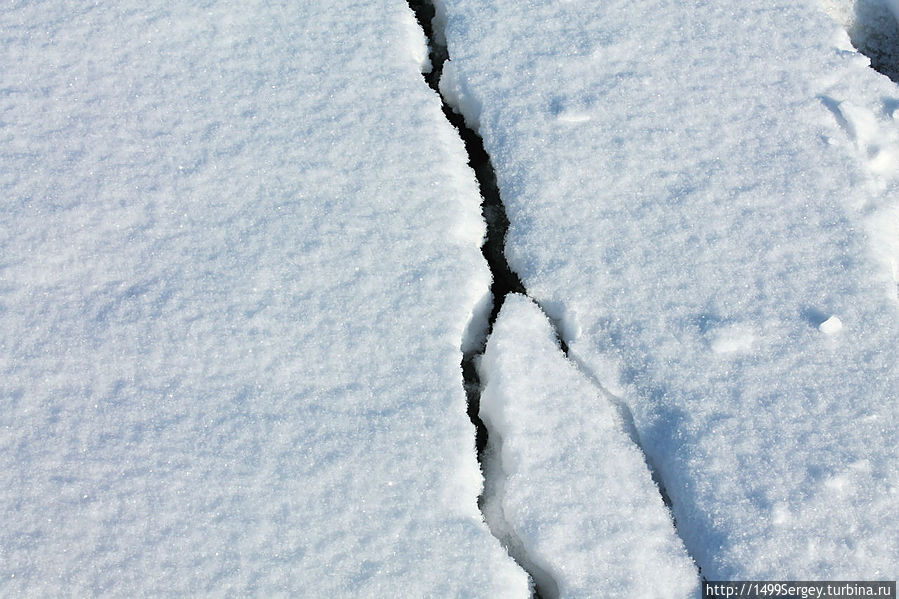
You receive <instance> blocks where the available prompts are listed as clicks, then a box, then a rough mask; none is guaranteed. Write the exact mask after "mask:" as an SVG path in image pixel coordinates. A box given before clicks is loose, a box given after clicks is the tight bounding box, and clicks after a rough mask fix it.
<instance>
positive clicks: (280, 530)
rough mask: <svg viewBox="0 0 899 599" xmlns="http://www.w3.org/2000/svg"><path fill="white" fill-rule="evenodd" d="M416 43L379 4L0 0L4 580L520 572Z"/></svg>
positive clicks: (124, 591) (320, 579)
mask: <svg viewBox="0 0 899 599" xmlns="http://www.w3.org/2000/svg"><path fill="white" fill-rule="evenodd" d="M423 44H424V40H423V36H422V34H421V30H420V28H419V27H418V25H417V24H416V22H415V20H414V17H413V15H412V12H411V11H410V10H409V8H408V7H407V6H406V4H405V3H404V2H388V1H386V0H375V1H373V2H366V3H361V4H360V3H355V2H348V1H344V0H336V1H334V2H327V3H288V2H274V3H272V2H255V1H251V2H249V3H247V2H241V3H234V2H220V3H210V2H200V3H188V2H174V3H168V2H150V3H145V2H133V1H125V2H119V3H116V4H115V5H114V6H104V5H95V4H93V3H88V4H86V3H81V2H67V1H60V0H48V1H46V2H39V3H28V2H13V3H11V4H10V3H6V4H5V5H4V7H3V8H2V9H0V56H2V58H0V65H2V66H0V189H2V195H0V206H2V208H0V212H2V214H3V224H2V225H0V402H2V403H0V407H2V409H0V516H2V521H3V526H2V527H0V595H2V596H4V597H16V596H47V597H50V596H70V595H71V596H90V595H101V596H160V595H163V596H169V595H171V596H224V595H239V596H246V595H253V596H264V597H275V596H321V597H389V596H406V597H415V596H418V597H424V596H440V597H450V596H465V597H475V596H481V597H503V596H517V597H523V596H526V595H527V593H528V587H527V585H528V582H527V577H526V575H525V574H524V573H523V572H522V571H521V570H520V568H518V566H517V565H516V564H514V562H512V560H511V559H510V558H509V557H508V556H507V555H506V553H505V551H504V550H503V549H502V548H501V546H500V544H499V542H498V541H497V540H496V539H495V538H493V537H492V536H491V535H490V533H489V531H488V529H487V527H486V525H484V524H483V522H482V518H481V514H480V513H479V511H478V509H477V504H476V498H477V495H478V494H479V492H480V488H481V476H480V472H479V470H478V464H477V462H476V458H475V449H474V429H473V427H472V425H471V423H470V422H469V421H468V419H467V417H466V413H465V410H466V406H465V396H464V393H463V387H462V377H461V371H460V365H459V362H460V358H461V351H460V344H462V342H463V336H464V335H465V331H466V327H467V325H468V323H469V321H470V320H471V319H472V317H473V316H481V317H482V318H483V314H480V315H473V314H472V310H473V307H474V306H475V305H478V304H479V302H482V300H483V298H484V297H485V296H486V295H487V293H488V291H487V290H488V285H489V278H490V277H489V272H488V271H487V268H486V266H485V265H484V262H483V259H482V257H481V255H480V252H479V246H480V243H481V239H482V237H483V234H484V226H483V223H482V219H481V216H480V208H479V203H480V198H479V195H478V189H477V185H476V183H475V180H474V177H473V175H472V173H471V171H470V170H469V169H468V167H467V166H466V160H467V158H466V155H465V151H464V149H463V146H462V143H461V141H460V140H459V138H458V135H457V133H456V132H455V131H454V130H453V129H452V127H451V126H449V125H448V124H447V122H446V120H445V118H444V117H443V115H442V113H441V108H440V101H439V99H438V98H437V97H436V94H434V93H433V92H432V91H431V90H429V89H428V87H427V85H426V84H425V82H424V81H423V80H422V77H421V74H420V72H421V70H423V69H426V68H427V66H428V65H427V64H426V62H427V59H426V56H427V52H426V51H425V50H424V47H423ZM471 342H472V341H471V340H467V341H466V344H467V345H470V344H471Z"/></svg>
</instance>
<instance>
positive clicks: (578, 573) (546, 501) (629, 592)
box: [479, 295, 699, 599]
mask: <svg viewBox="0 0 899 599" xmlns="http://www.w3.org/2000/svg"><path fill="white" fill-rule="evenodd" d="M479 371H480V374H481V382H482V383H484V384H485V386H484V390H483V393H482V395H481V409H480V414H481V419H482V420H483V421H484V423H485V425H486V426H487V427H488V430H489V432H490V436H489V439H488V449H487V455H488V458H487V462H488V463H487V464H485V468H486V470H487V471H488V472H491V471H492V472H493V475H492V476H491V475H488V476H487V481H488V486H487V488H486V503H485V508H484V511H485V514H486V516H487V521H488V522H489V523H491V527H492V529H493V531H494V534H498V536H500V538H505V539H507V544H508V545H509V546H511V547H516V546H517V547H516V549H517V551H518V552H519V553H520V554H522V555H524V556H525V558H519V561H521V562H524V561H527V560H529V561H530V562H532V564H534V565H536V566H537V567H536V568H533V567H532V568H529V570H530V571H532V572H541V573H543V574H544V576H543V580H541V579H540V578H537V584H538V585H541V582H542V588H548V589H549V590H550V591H551V592H549V593H546V594H548V595H550V596H555V597H569V598H573V597H596V596H603V597H621V598H626V597H634V598H637V597H667V598H672V599H673V598H676V597H681V598H691V599H692V598H693V597H696V596H697V595H698V594H699V577H698V575H697V572H696V567H695V566H694V564H693V562H692V561H691V560H690V558H689V557H688V556H687V553H686V551H685V550H684V547H683V544H682V543H681V540H680V539H679V538H678V537H677V536H676V535H675V532H674V527H673V525H672V522H671V518H670V514H669V512H668V510H667V509H666V507H665V505H664V503H663V502H662V496H661V495H660V493H659V489H658V488H657V487H656V486H655V484H654V483H653V481H652V478H651V476H650V472H649V470H648V468H647V465H646V463H645V461H644V458H643V454H642V453H641V452H640V450H639V449H638V448H637V447H636V446H635V445H634V444H633V442H632V441H631V440H630V438H629V437H628V435H627V433H626V432H625V430H626V429H625V424H624V422H623V421H622V420H621V418H620V417H619V415H618V413H617V412H616V409H615V407H614V405H613V404H612V403H610V401H609V400H608V398H606V397H604V396H602V395H601V394H600V393H598V392H597V389H596V388H595V387H594V386H593V385H592V384H591V383H590V382H589V381H588V380H587V379H586V378H585V377H584V375H583V374H581V373H580V372H579V371H578V370H577V368H576V366H575V365H574V364H572V363H571V362H569V361H568V360H566V359H565V356H564V354H563V353H562V351H561V350H560V349H559V346H558V344H557V342H556V339H555V333H554V332H553V330H552V327H551V326H550V324H549V321H548V320H547V319H546V316H545V315H544V314H543V313H542V312H541V311H540V309H539V308H538V307H537V306H536V305H535V304H534V303H533V302H531V301H530V300H529V299H527V298H526V297H524V296H521V295H510V296H508V297H507V298H506V301H505V302H504V303H503V307H502V311H501V312H500V315H499V317H498V319H497V321H496V324H495V325H494V328H493V333H492V334H491V336H490V340H489V341H488V343H487V351H486V352H485V354H484V357H483V359H482V360H481V362H480V365H479ZM541 590H542V589H541Z"/></svg>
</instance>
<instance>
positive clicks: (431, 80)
mask: <svg viewBox="0 0 899 599" xmlns="http://www.w3.org/2000/svg"><path fill="white" fill-rule="evenodd" d="M407 2H408V4H409V7H410V8H411V9H412V11H413V12H414V13H415V17H416V19H417V21H418V24H419V25H420V26H421V28H422V30H423V31H424V33H425V38H426V40H427V42H428V51H429V58H430V62H431V71H430V72H428V73H424V74H423V76H424V79H425V81H426V82H427V83H428V85H429V86H430V87H431V89H432V90H434V92H435V93H436V94H437V96H438V97H439V98H440V100H441V107H442V110H443V114H444V116H445V117H446V119H447V120H448V121H449V122H450V124H452V125H453V127H455V129H456V131H457V132H458V133H459V136H460V137H461V139H462V141H463V143H464V145H465V150H466V152H467V154H468V165H469V167H471V169H472V170H473V171H474V173H475V177H476V179H477V182H478V187H479V189H480V193H481V198H482V203H481V214H482V216H483V218H484V221H485V223H486V225H487V235H486V238H485V240H484V243H483V245H482V246H481V253H482V254H483V256H484V259H485V260H486V261H487V264H488V266H489V268H490V273H491V275H492V282H491V285H490V292H491V294H492V296H493V306H492V308H491V311H490V317H489V319H488V323H487V330H486V331H484V334H483V341H482V343H481V347H480V348H479V349H478V350H476V351H472V352H467V353H465V354H464V355H463V356H462V375H463V381H464V386H465V394H466V397H467V400H468V417H469V419H470V420H471V422H472V424H473V425H474V427H475V430H476V447H477V458H478V463H479V464H480V465H481V469H482V471H484V453H485V449H486V448H487V441H488V430H487V428H486V426H485V425H484V422H483V421H482V420H481V418H480V414H479V412H480V402H481V381H480V375H479V374H478V370H477V366H476V361H477V359H478V358H479V357H480V356H481V355H482V354H483V352H484V349H485V347H486V342H487V339H489V337H490V334H491V333H492V331H493V325H494V323H495V322H496V319H497V316H498V315H499V312H500V310H501V308H502V306H503V302H504V301H505V299H506V296H507V295H508V294H509V293H518V294H521V295H524V296H526V297H528V298H529V299H530V300H531V301H533V302H534V303H536V304H537V305H538V306H540V303H539V302H537V301H536V300H534V299H533V298H532V297H531V296H530V295H529V294H528V293H527V290H526V289H525V287H524V284H523V283H522V281H521V278H520V277H519V276H518V273H516V272H515V271H514V270H512V268H511V267H510V266H509V263H508V261H507V260H506V255H505V238H506V232H507V231H508V228H509V219H508V217H507V215H506V209H505V206H504V204H503V202H502V199H501V197H500V193H499V187H498V185H497V181H496V173H495V171H494V169H493V165H492V163H491V161H490V155H489V154H488V153H487V151H486V150H485V148H484V142H483V140H482V139H481V137H480V135H478V133H477V132H475V131H474V130H472V129H470V128H469V127H468V126H467V125H466V124H465V119H464V117H463V116H462V115H461V114H459V113H457V112H455V111H454V110H453V108H452V107H451V106H450V105H449V104H448V103H447V102H446V99H445V98H444V97H443V95H442V94H441V92H440V76H441V74H442V72H443V65H444V63H445V62H446V61H447V60H448V59H449V54H448V51H447V49H446V48H444V47H442V46H440V45H438V44H436V43H435V42H434V39H435V38H434V31H433V19H434V16H435V12H436V11H435V8H434V5H433V3H432V2H433V0H407ZM540 307H541V310H542V306H540ZM543 312H544V314H545V313H546V311H545V310H544V311H543ZM547 319H548V320H549V322H550V325H551V326H552V328H553V331H554V333H555V336H556V339H557V341H558V343H559V347H560V348H561V350H562V353H563V354H564V355H565V357H566V358H567V359H568V360H570V361H572V363H573V364H574V365H575V367H576V368H577V369H578V370H579V371H580V372H581V373H582V374H583V375H584V376H585V377H586V378H587V379H588V380H589V381H590V382H591V383H593V384H594V385H595V386H597V388H598V389H599V391H600V392H601V393H602V394H603V395H610V394H609V393H608V392H607V391H606V389H605V388H604V387H603V386H602V385H601V384H600V383H599V382H598V381H597V380H596V379H595V377H593V376H592V374H590V373H589V372H585V370H584V367H583V365H582V364H581V363H580V361H579V360H577V359H576V358H574V357H573V356H570V355H569V347H568V344H567V343H566V341H565V339H564V337H563V336H562V334H561V331H560V328H559V323H557V322H555V321H553V319H551V318H547ZM616 403H617V402H616ZM616 407H618V408H619V411H621V410H622V407H621V406H617V405H616ZM624 410H626V411H627V413H628V414H629V410H627V409H626V407H625V408H624ZM625 420H626V419H625ZM625 425H626V426H630V427H632V428H633V417H632V416H631V417H630V421H629V422H628V421H626V422H625ZM629 436H631V438H632V439H633V441H634V443H635V444H636V445H637V447H638V449H640V451H641V453H642V454H643V456H644V461H645V462H646V464H647V467H648V468H649V470H650V473H651V475H652V479H653V481H654V482H655V484H656V486H657V488H658V489H659V494H660V495H661V498H662V501H663V503H664V504H665V506H666V507H667V508H668V510H669V514H670V517H671V520H672V522H673V523H674V526H675V531H676V530H677V522H676V520H675V518H674V513H673V511H672V503H671V499H670V497H669V495H668V492H667V489H666V487H665V484H664V482H663V481H662V479H661V477H660V476H659V474H658V472H657V470H656V468H655V467H654V465H653V464H652V462H651V460H650V459H649V456H648V455H647V454H646V452H645V451H644V449H643V447H642V444H641V443H640V442H639V439H638V438H636V437H635V436H634V435H633V434H630V433H629ZM483 503H484V497H483V495H482V496H481V497H479V498H478V507H479V508H481V510H482V511H483ZM507 550H508V548H507ZM525 551H526V548H525ZM687 551H688V553H690V554H691V558H692V552H690V551H689V548H687ZM513 559H514V556H513ZM526 559H527V558H526ZM521 561H522V560H516V562H517V563H518V565H519V566H520V567H521V568H522V569H523V570H525V572H527V573H528V575H529V576H530V578H531V580H532V581H533V583H534V585H535V588H534V595H533V596H534V598H535V599H550V598H551V597H555V596H557V595H558V585H557V584H556V582H555V581H554V580H552V579H551V576H550V574H549V572H546V571H543V570H540V571H539V572H538V573H536V575H535V572H533V571H531V570H529V569H528V568H526V567H525V566H524V565H523V564H522V563H521ZM528 561H530V560H529V559H528ZM693 561H694V563H696V561H695V558H694V560H693ZM696 565H697V568H699V572H700V575H701V572H702V568H701V567H700V566H699V564H698V563H696ZM534 569H538V570H539V568H537V567H536V566H534ZM538 579H543V580H548V583H545V584H539V583H538V582H537V581H538Z"/></svg>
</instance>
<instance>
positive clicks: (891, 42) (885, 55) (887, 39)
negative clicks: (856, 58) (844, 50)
mask: <svg viewBox="0 0 899 599" xmlns="http://www.w3.org/2000/svg"><path fill="white" fill-rule="evenodd" d="M846 31H847V32H848V33H849V38H850V39H851V40H852V45H853V46H855V48H856V49H857V50H858V51H859V52H861V53H862V54H864V55H865V56H867V57H868V58H869V59H870V60H871V68H872V69H874V70H875V71H877V72H879V73H881V74H883V75H886V76H887V77H889V78H890V79H892V80H893V81H895V82H896V83H899V23H897V19H896V17H895V16H894V15H893V13H892V12H890V9H889V8H888V7H887V5H886V3H885V2H882V1H880V0H856V2H855V8H854V14H853V16H852V22H851V23H850V24H849V26H848V27H847V28H846Z"/></svg>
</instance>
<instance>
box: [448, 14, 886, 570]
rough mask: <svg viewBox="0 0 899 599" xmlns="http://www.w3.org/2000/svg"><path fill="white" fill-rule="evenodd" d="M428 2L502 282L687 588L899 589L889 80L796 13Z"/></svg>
mask: <svg viewBox="0 0 899 599" xmlns="http://www.w3.org/2000/svg"><path fill="white" fill-rule="evenodd" d="M439 5H440V6H439V11H438V14H439V16H440V19H439V21H440V22H443V23H445V26H446V31H445V34H446V35H445V37H446V40H447V43H448V49H449V55H450V62H449V63H448V65H447V67H446V70H445V71H444V78H443V80H442V82H441V88H442V89H443V90H444V92H445V94H446V96H447V97H448V98H450V99H451V100H452V101H453V102H454V103H455V105H456V107H457V108H458V109H459V110H460V111H461V112H462V113H463V114H464V115H465V117H466V121H467V122H469V123H470V124H471V125H472V126H475V127H477V128H478V129H479V132H480V134H481V135H482V137H483V138H484V144H485V148H486V150H487V151H488V152H489V153H490V155H491V157H492V160H493V165H494V167H495V169H496V173H497V178H498V184H499V188H500V192H501V194H502V197H503V200H504V203H505V204H506V208H507V213H508V216H509V219H510V221H511V228H510V230H509V235H508V238H507V244H506V250H507V251H506V253H507V256H508V257H509V262H510V265H511V266H512V268H513V269H515V270H516V271H517V272H518V273H519V274H520V275H521V278H522V281H523V282H524V284H525V286H526V287H527V289H528V292H529V295H530V296H531V297H533V298H535V299H536V300H537V301H538V302H539V303H540V305H541V306H542V307H543V308H544V309H545V310H546V311H547V312H548V314H549V315H550V317H552V318H553V319H554V320H557V321H559V327H560V330H561V333H562V335H563V337H564V339H565V341H566V342H567V343H568V345H569V347H570V356H571V357H572V359H573V360H575V361H576V362H578V363H579V364H581V366H582V368H583V369H584V370H585V371H586V372H587V373H588V374H589V376H590V377H592V378H595V379H596V380H597V381H599V382H601V383H602V385H603V386H604V387H605V389H606V390H607V391H608V392H609V393H610V394H612V395H614V396H615V397H617V398H618V399H620V401H622V402H624V403H625V404H626V405H627V406H629V408H630V410H631V411H632V413H633V418H634V424H635V426H636V429H637V433H638V437H639V441H640V444H641V445H642V447H643V449H644V451H645V452H646V454H647V456H648V459H649V460H650V461H651V462H652V463H653V464H654V466H655V467H656V468H657V470H658V473H659V476H660V477H661V480H662V481H663V482H664V483H665V485H666V487H667V490H668V493H669V495H670V497H671V500H672V501H673V511H674V515H675V517H676V521H677V527H678V533H679V535H680V536H681V537H682V538H683V540H684V544H685V546H686V548H687V550H688V551H689V552H690V554H691V555H692V556H693V557H694V558H695V559H696V561H697V563H698V565H699V566H700V567H701V568H702V573H703V575H704V576H706V577H708V578H710V579H791V578H792V579H800V580H803V579H805V580H810V579H895V578H896V577H897V576H899V434H897V430H899V429H897V419H899V401H897V391H899V355H897V354H899V327H897V325H899V323H897V308H899V306H897V293H896V292H897V277H896V272H897V270H896V264H897V258H899V251H897V245H896V244H897V238H899V218H897V217H899V212H897V206H896V202H897V200H899V184H897V181H899V159H897V157H899V153H897V149H899V143H897V140H899V122H897V121H899V89H897V87H896V86H895V84H893V83H891V82H890V81H889V80H888V79H886V78H885V77H883V76H881V75H879V74H877V73H875V72H874V71H873V70H871V69H870V68H868V60H867V59H866V58H865V57H863V56H860V55H859V54H858V53H857V52H855V50H854V49H853V48H852V46H851V45H850V43H849V40H848V37H847V35H846V33H845V32H844V31H843V30H842V29H840V27H839V26H838V25H837V24H836V23H835V22H833V21H832V20H830V19H829V18H828V17H827V15H826V14H825V12H824V11H823V10H822V8H821V7H820V5H819V4H818V3H816V2H811V1H800V2H796V1H793V0H790V1H789V2H788V1H775V2H772V1H771V0H739V1H736V0H733V1H731V0H728V1H725V2H715V3H702V2H671V1H669V0H638V1H633V0H610V1H608V2H602V3H596V2H589V1H586V0H570V1H566V2H542V1H539V0H533V1H528V2H516V3H508V2H501V1H499V0H485V1H484V2H481V3H477V4H473V3H469V2H464V1H462V0H440V2H439ZM535 24H539V26H535ZM836 323H840V324H841V327H836V326H835V325H836ZM837 328H841V330H839V331H838V332H837V331H836V329H837ZM603 410H604V408H603ZM581 417H582V418H584V419H591V418H594V416H593V415H592V414H591V413H582V414H581ZM528 418H529V420H530V419H538V417H537V416H529V417H528ZM547 418H552V416H551V415H547ZM595 418H597V419H598V420H601V421H602V420H604V419H605V412H604V411H599V412H598V415H597V416H595ZM579 425H580V423H579V422H578V421H575V422H573V423H572V426H573V427H577V426H579ZM534 451H538V450H537V449H535V450H534ZM574 479H576V477H573V480H572V484H574V483H575V480H574ZM533 518H535V519H539V518H551V515H548V514H542V515H534V516H533Z"/></svg>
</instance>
